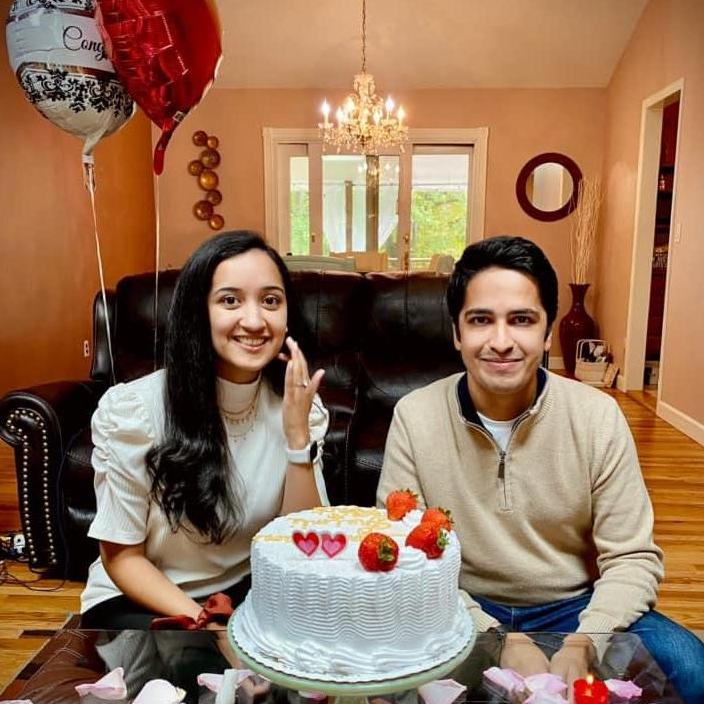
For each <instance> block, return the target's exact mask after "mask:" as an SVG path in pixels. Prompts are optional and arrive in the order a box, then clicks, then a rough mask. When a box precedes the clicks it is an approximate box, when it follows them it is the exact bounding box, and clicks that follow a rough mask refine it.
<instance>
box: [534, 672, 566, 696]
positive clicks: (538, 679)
mask: <svg viewBox="0 0 704 704" xmlns="http://www.w3.org/2000/svg"><path fill="white" fill-rule="evenodd" d="M526 686H527V687H528V689H530V691H531V692H547V693H548V694H560V693H562V692H564V691H565V690H566V689H567V685H566V684H565V681H564V680H563V679H562V677H559V676H558V675H553V674H551V673H548V672H544V673H543V674H541V675H530V677H526Z"/></svg>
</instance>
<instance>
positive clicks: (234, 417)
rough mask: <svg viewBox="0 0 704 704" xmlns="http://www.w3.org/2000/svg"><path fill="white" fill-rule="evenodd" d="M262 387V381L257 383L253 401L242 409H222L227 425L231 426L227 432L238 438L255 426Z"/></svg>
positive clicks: (227, 428)
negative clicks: (236, 430)
mask: <svg viewBox="0 0 704 704" xmlns="http://www.w3.org/2000/svg"><path fill="white" fill-rule="evenodd" d="M261 388H262V385H261V382H260V383H259V384H257V390H256V391H255V392H254V396H253V397H252V402H251V403H250V404H249V405H248V406H247V407H246V408H243V409H242V410H241V411H226V410H225V409H223V408H221V409H220V413H222V415H223V417H224V418H225V421H226V426H229V427H226V430H227V434H228V435H230V436H231V437H233V438H238V439H239V438H243V437H244V436H245V435H248V434H249V433H250V432H251V430H252V428H254V420H255V419H256V417H257V410H258V408H259V404H258V401H259V392H260V390H261ZM235 428H237V429H238V432H235Z"/></svg>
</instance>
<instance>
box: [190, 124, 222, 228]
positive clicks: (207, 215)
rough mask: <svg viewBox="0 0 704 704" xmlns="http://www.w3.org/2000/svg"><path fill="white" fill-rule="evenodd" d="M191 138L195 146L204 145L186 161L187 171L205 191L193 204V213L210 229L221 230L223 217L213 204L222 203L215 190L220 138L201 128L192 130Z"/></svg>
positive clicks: (218, 180)
mask: <svg viewBox="0 0 704 704" xmlns="http://www.w3.org/2000/svg"><path fill="white" fill-rule="evenodd" d="M192 139H193V144H195V145H196V147H205V149H202V150H201V152H200V155H199V157H198V158H197V159H193V160H192V161H189V162H188V173H189V174H191V176H195V178H196V179H197V180H198V186H199V187H200V188H201V189H202V190H204V191H205V194H204V196H203V198H202V200H199V201H198V202H197V203H196V204H195V205H194V206H193V215H195V216H196V218H197V219H198V220H202V221H204V222H207V223H208V226H209V227H210V229H211V230H222V228H223V227H224V226H225V218H223V216H222V215H219V214H218V213H216V212H215V206H216V205H220V203H222V193H220V191H218V190H217V188H218V185H219V183H220V179H219V178H218V175H217V174H216V173H215V169H217V167H218V166H220V161H221V158H220V152H219V151H218V147H219V146H220V140H219V139H218V138H217V137H215V136H214V135H211V136H208V134H207V133H206V132H204V131H203V130H198V131H197V132H194V133H193V137H192Z"/></svg>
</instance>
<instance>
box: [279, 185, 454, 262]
mask: <svg viewBox="0 0 704 704" xmlns="http://www.w3.org/2000/svg"><path fill="white" fill-rule="evenodd" d="M308 207H309V196H308V191H304V190H292V191H291V252H292V253H293V254H309V253H310V244H309V230H310V224H309V218H308V212H309V211H308ZM341 216H342V214H341ZM411 221H412V223H413V240H412V244H411V252H412V257H413V258H414V259H415V258H427V259H430V257H431V256H432V255H433V254H436V253H439V254H451V255H452V256H453V257H454V258H455V259H458V258H459V256H460V255H461V254H462V251H463V250H464V248H465V246H466V242H465V239H466V230H467V194H466V192H465V191H464V190H448V191H438V190H420V189H417V190H414V191H413V198H412V201H411ZM397 240H398V237H397V232H396V230H394V232H393V233H392V234H391V236H390V237H389V238H388V240H387V241H386V243H385V244H384V246H383V247H382V248H381V249H382V251H385V252H388V253H389V256H391V257H395V256H396V247H397ZM323 249H324V252H323V253H324V254H329V249H330V247H329V244H328V242H327V240H326V239H323Z"/></svg>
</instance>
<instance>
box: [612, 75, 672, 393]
mask: <svg viewBox="0 0 704 704" xmlns="http://www.w3.org/2000/svg"><path fill="white" fill-rule="evenodd" d="M676 93H679V101H680V106H679V116H680V119H679V120H678V125H677V146H676V151H675V169H674V182H673V186H672V215H671V217H670V236H669V243H670V244H669V251H668V257H667V272H666V278H665V308H664V313H663V324H662V345H661V352H660V372H659V381H658V396H657V398H658V403H659V402H660V395H661V392H662V386H663V385H662V380H663V374H664V371H665V359H664V357H663V354H662V349H663V348H664V342H665V336H666V333H667V305H668V292H669V288H670V271H671V265H672V257H673V256H674V245H676V244H677V241H678V236H677V234H676V233H675V234H674V236H673V230H675V227H673V225H674V223H675V221H676V217H675V216H676V212H675V210H676V200H677V164H678V162H679V153H680V150H679V142H680V134H681V133H682V129H681V117H682V103H683V97H684V79H683V78H681V79H679V80H678V81H675V82H674V83H671V84H670V85H669V86H667V87H666V88H663V89H662V90H660V91H658V92H657V93H655V94H653V95H651V96H649V97H648V98H646V99H645V100H643V106H642V110H641V123H640V145H639V149H638V176H637V180H636V203H635V222H634V236H633V252H632V260H631V287H630V294H629V297H628V320H627V323H626V341H625V351H624V362H623V368H624V371H623V376H620V377H619V384H618V387H619V388H620V389H621V391H632V390H642V389H643V372H644V369H645V343H646V337H647V331H648V308H649V307H650V280H651V272H652V258H653V242H654V239H655V209H656V201H657V183H658V171H659V166H660V141H661V134H662V110H663V105H664V103H665V101H666V100H667V99H668V98H670V97H671V96H673V95H674V94H676Z"/></svg>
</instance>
